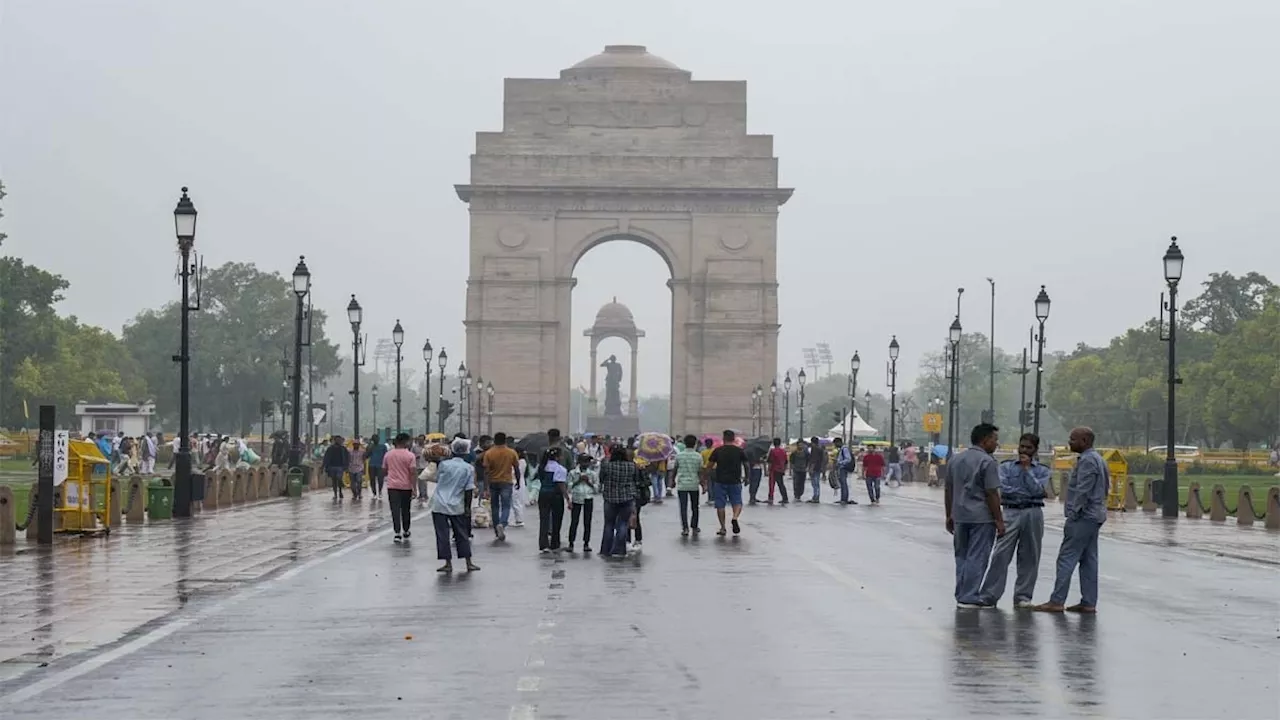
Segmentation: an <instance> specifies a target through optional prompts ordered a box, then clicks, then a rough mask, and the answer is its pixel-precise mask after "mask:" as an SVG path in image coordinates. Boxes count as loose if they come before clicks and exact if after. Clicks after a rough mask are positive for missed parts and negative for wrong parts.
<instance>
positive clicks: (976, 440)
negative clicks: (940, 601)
mask: <svg viewBox="0 0 1280 720" xmlns="http://www.w3.org/2000/svg"><path fill="white" fill-rule="evenodd" d="M999 431H1000V428H998V427H996V426H995V425H991V424H990V423H982V424H980V425H977V426H975V427H974V428H973V431H972V432H971V433H969V442H970V443H971V445H970V446H969V448H968V449H967V450H965V451H964V452H962V453H959V454H957V455H954V456H952V458H951V459H950V460H949V461H947V484H946V486H945V488H944V490H945V492H944V495H945V497H946V500H945V501H944V502H945V503H946V516H947V524H946V527H947V532H949V533H951V534H952V536H953V537H952V546H953V547H954V549H955V557H956V607H958V608H980V607H983V604H982V599H981V598H980V597H979V590H981V588H982V576H983V574H984V573H985V572H986V570H987V562H988V561H989V560H990V559H991V546H992V545H994V544H995V542H996V538H999V537H1003V536H1004V532H1005V526H1004V513H1003V510H1002V508H1001V507H1000V468H999V464H998V463H997V462H996V460H995V458H993V457H991V453H993V452H995V450H996V448H997V447H999V445H1000V432H999Z"/></svg>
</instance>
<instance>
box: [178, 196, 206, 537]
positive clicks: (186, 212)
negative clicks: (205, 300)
mask: <svg viewBox="0 0 1280 720" xmlns="http://www.w3.org/2000/svg"><path fill="white" fill-rule="evenodd" d="M173 225H174V231H175V233H176V234H177V236H178V252H179V253H180V254H181V255H182V269H181V273H180V274H181V276H182V312H181V320H180V328H179V331H178V332H179V333H180V334H181V338H180V339H179V341H178V354H177V355H175V356H174V358H173V359H174V360H175V361H176V362H177V363H178V455H177V457H176V458H174V466H175V471H174V485H175V491H176V489H177V488H182V491H181V496H183V497H185V498H190V497H191V311H192V309H193V308H192V306H191V275H192V272H193V270H194V266H193V264H192V261H191V249H192V248H193V247H195V244H196V206H195V203H193V202H191V198H190V196H188V195H187V189H186V188H185V187H184V188H182V197H180V198H178V206H177V207H175V208H174V209H173ZM199 284H200V278H199V276H197V277H196V286H197V287H199ZM199 294H200V293H199V292H198V291H197V292H196V295H197V299H196V307H195V308H194V309H199ZM175 494H177V493H175ZM173 513H174V514H175V515H178V516H180V517H187V516H188V515H190V514H191V503H190V501H187V502H181V503H174V505H173Z"/></svg>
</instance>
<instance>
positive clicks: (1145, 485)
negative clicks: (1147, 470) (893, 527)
mask: <svg viewBox="0 0 1280 720" xmlns="http://www.w3.org/2000/svg"><path fill="white" fill-rule="evenodd" d="M1153 483H1155V480H1153V479H1152V478H1147V479H1146V480H1144V481H1142V512H1155V511H1156V510H1158V509H1159V508H1157V507H1156V501H1155V500H1154V499H1153V498H1152V489H1151V486H1152V484H1153Z"/></svg>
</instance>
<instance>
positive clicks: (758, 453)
mask: <svg viewBox="0 0 1280 720" xmlns="http://www.w3.org/2000/svg"><path fill="white" fill-rule="evenodd" d="M771 447H773V440H771V439H770V438H767V437H765V436H763V435H761V436H760V437H754V438H751V439H750V440H748V441H747V446H746V447H745V448H743V452H745V453H746V455H747V460H749V461H751V462H753V463H755V462H760V461H761V460H763V459H765V457H766V456H768V454H769V448H771Z"/></svg>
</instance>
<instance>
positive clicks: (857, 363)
mask: <svg viewBox="0 0 1280 720" xmlns="http://www.w3.org/2000/svg"><path fill="white" fill-rule="evenodd" d="M861 368H862V358H861V357H859V356H858V351H857V350H854V351H853V357H851V358H849V422H848V423H847V424H846V427H845V430H844V441H845V442H851V441H852V440H853V419H854V418H855V417H857V416H858V404H857V401H858V370H860V369H861Z"/></svg>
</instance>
